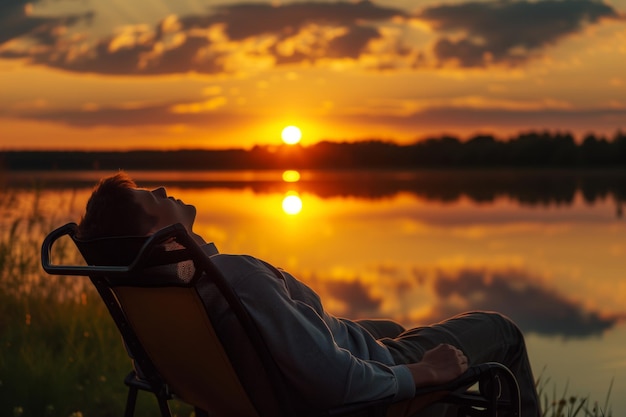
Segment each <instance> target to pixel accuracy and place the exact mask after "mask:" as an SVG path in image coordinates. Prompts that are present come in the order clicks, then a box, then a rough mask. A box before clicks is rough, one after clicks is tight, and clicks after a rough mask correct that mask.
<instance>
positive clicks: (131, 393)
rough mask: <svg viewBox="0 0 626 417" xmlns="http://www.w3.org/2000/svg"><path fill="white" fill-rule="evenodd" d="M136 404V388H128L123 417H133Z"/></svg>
mask: <svg viewBox="0 0 626 417" xmlns="http://www.w3.org/2000/svg"><path fill="white" fill-rule="evenodd" d="M136 402H137V388H136V387H128V396H127V397H126V409H125V410H124V417H133V416H134V414H135V404H136Z"/></svg>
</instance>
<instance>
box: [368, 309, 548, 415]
mask: <svg viewBox="0 0 626 417" xmlns="http://www.w3.org/2000/svg"><path fill="white" fill-rule="evenodd" d="M358 323H359V324H360V325H361V326H362V327H364V328H365V329H366V330H368V331H369V332H370V333H371V334H372V335H373V336H374V337H376V338H377V339H379V340H380V341H381V342H382V343H384V344H385V345H386V346H387V347H388V348H389V351H390V352H391V355H392V356H393V358H394V361H395V363H396V364H401V363H407V364H408V363H415V362H419V361H420V360H421V359H422V356H423V355H424V352H426V351H427V350H429V349H432V348H434V347H436V346H438V345H439V344H441V343H447V344H450V345H452V346H455V347H457V348H459V349H461V351H463V353H464V354H465V356H467V358H468V361H469V365H470V366H471V365H476V364H479V363H483V362H500V363H502V364H503V365H505V366H507V367H508V368H509V369H510V370H511V372H513V374H514V375H515V377H516V378H517V382H518V384H519V387H520V394H521V401H522V416H523V417H537V416H540V415H541V413H540V408H539V399H538V396H537V390H536V388H535V379H534V377H533V374H532V371H531V368H530V363H529V361H528V354H527V353H526V344H525V342H524V336H523V335H522V332H521V331H520V330H519V328H518V327H517V326H516V325H515V324H514V323H513V322H512V321H511V320H509V319H508V318H507V317H505V316H503V315H501V314H498V313H492V312H471V313H465V314H461V315H458V316H454V317H452V318H450V319H448V320H445V321H442V322H440V323H437V324H434V325H430V326H424V327H417V328H414V329H409V330H404V328H403V327H402V326H400V325H399V324H397V323H394V322H392V321H388V320H360V321H358Z"/></svg>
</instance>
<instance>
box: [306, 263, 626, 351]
mask: <svg viewBox="0 0 626 417" xmlns="http://www.w3.org/2000/svg"><path fill="white" fill-rule="evenodd" d="M377 269H378V272H379V273H381V274H387V275H388V276H387V277H383V276H382V275H379V277H378V278H372V277H368V279H362V278H359V277H357V278H355V277H354V276H352V277H346V276H343V277H333V278H319V277H318V278H315V277H314V278H313V279H311V280H310V282H309V283H310V284H311V285H312V286H313V287H314V288H315V289H316V290H317V291H318V292H320V294H321V295H322V299H323V300H329V305H330V306H331V309H334V310H335V312H336V313H338V314H340V315H343V316H345V317H349V318H364V317H385V316H388V315H389V311H388V309H386V308H385V306H388V305H399V306H406V305H407V303H411V300H415V301H414V303H413V305H412V306H411V307H410V308H406V307H402V308H401V309H399V310H396V314H395V315H394V316H393V317H394V318H395V319H396V320H398V321H400V322H402V323H404V324H405V325H408V326H415V325H426V324H432V323H436V322H439V321H441V320H444V319H446V318H449V317H451V316H453V315H456V314H459V313H463V312H466V311H470V310H489V311H498V312H500V313H502V314H505V315H506V316H509V317H510V318H511V319H513V320H514V321H515V322H516V323H517V324H518V325H519V326H520V328H521V329H522V331H524V332H525V333H535V334H538V335H543V336H558V337H562V338H565V339H568V338H587V337H592V336H601V335H602V334H604V333H605V332H606V331H608V330H610V329H612V328H613V327H614V326H616V325H617V324H618V323H620V322H622V321H623V319H624V318H626V316H625V315H624V313H620V314H614V313H605V312H600V311H592V310H590V309H587V308H585V307H584V306H583V305H582V303H580V302H578V301H576V300H572V299H569V298H567V297H566V296H564V295H562V294H559V293H558V292H557V291H556V290H554V289H551V288H548V287H546V286H543V285H542V284H541V281H542V280H540V279H538V278H537V277H536V276H533V275H532V274H530V273H529V272H527V271H525V270H523V269H516V268H503V269H500V268H497V267H496V268H489V267H482V268H478V267H460V268H457V269H453V270H450V269H447V270H445V271H444V270H442V269H438V268H433V269H425V268H414V269H413V270H412V271H407V272H406V273H404V272H402V271H399V270H396V269H394V270H391V271H385V270H386V269H387V268H385V267H382V268H377ZM411 281H412V282H411ZM381 283H383V284H381ZM381 289H382V293H381ZM415 293H421V295H422V296H421V297H415V296H414V294H415Z"/></svg>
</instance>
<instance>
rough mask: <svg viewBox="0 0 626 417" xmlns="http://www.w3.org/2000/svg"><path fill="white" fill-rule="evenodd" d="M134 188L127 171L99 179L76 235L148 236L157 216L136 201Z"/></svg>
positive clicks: (89, 236) (96, 236) (95, 236)
mask: <svg viewBox="0 0 626 417" xmlns="http://www.w3.org/2000/svg"><path fill="white" fill-rule="evenodd" d="M135 188H137V185H136V184H135V182H134V181H133V180H132V179H131V178H130V177H129V176H128V174H126V173H125V172H119V173H117V174H116V175H113V176H111V177H108V178H104V179H102V180H100V182H99V183H98V184H97V185H96V187H95V188H94V190H93V192H92V193H91V197H89V201H87V208H86V210H85V215H84V216H83V217H82V218H81V220H80V224H79V225H78V233H77V237H79V238H81V239H93V238H98V237H112V236H143V235H146V234H147V233H148V231H149V230H150V228H151V226H152V225H154V224H155V222H156V220H157V219H156V218H155V217H154V216H150V215H148V213H146V211H145V210H144V209H143V207H141V205H140V204H139V203H137V202H136V201H135V196H134V193H133V190H134V189H135Z"/></svg>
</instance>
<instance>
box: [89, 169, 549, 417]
mask: <svg viewBox="0 0 626 417" xmlns="http://www.w3.org/2000/svg"><path fill="white" fill-rule="evenodd" d="M195 217H196V208H195V207H194V206H192V205H189V204H185V203H184V202H182V201H181V200H177V199H175V198H174V197H172V196H168V195H167V193H166V190H165V188H162V187H161V188H156V189H154V190H151V191H150V190H146V189H142V188H137V186H136V184H135V183H134V181H133V180H132V179H131V178H130V177H129V176H128V175H126V174H125V173H123V172H121V173H118V174H117V175H114V176H112V177H109V178H105V179H103V180H101V181H100V183H99V184H98V185H97V186H96V188H95V189H94V191H93V193H92V195H91V197H90V199H89V201H88V203H87V207H86V211H85V214H84V216H83V218H82V219H81V221H80V224H79V232H78V235H79V237H80V238H82V239H91V238H97V237H108V236H127V235H149V234H151V233H154V232H155V231H157V230H159V229H161V228H163V227H166V226H169V225H171V224H175V223H181V224H182V225H183V226H184V227H185V228H186V229H187V231H188V233H189V234H190V235H191V236H192V237H193V238H194V240H195V241H196V242H197V243H198V244H199V245H201V246H202V248H203V250H204V252H205V253H206V254H207V256H210V257H211V260H212V261H213V263H214V264H215V265H216V266H217V268H218V269H219V270H220V271H221V272H222V274H223V275H224V277H225V278H226V280H227V281H228V282H229V284H230V285H231V286H232V288H233V290H234V291H235V293H236V294H237V295H238V297H239V298H240V299H241V300H242V302H243V304H244V307H245V308H246V309H247V310H248V312H249V314H250V315H251V317H252V318H253V320H254V321H255V324H256V325H257V326H258V328H259V330H260V332H261V334H262V335H263V337H264V339H265V341H266V343H267V345H268V347H269V349H270V351H271V352H272V354H273V355H274V356H275V359H276V361H277V363H278V366H279V367H280V369H281V371H283V373H284V374H285V376H286V378H287V379H288V382H289V383H290V384H292V385H293V386H294V387H295V388H296V389H297V390H298V391H299V392H301V393H304V395H305V396H306V397H307V399H308V400H310V401H311V402H312V403H313V404H317V405H320V406H327V407H333V406H337V405H341V404H347V403H352V402H358V401H368V400H374V399H380V398H385V397H390V396H391V397H393V399H394V401H400V400H404V399H408V398H411V397H413V396H414V393H415V389H416V388H419V387H423V386H429V385H433V384H439V383H444V382H448V381H451V380H453V379H454V378H456V377H457V376H459V375H461V374H462V373H463V372H464V371H465V370H466V369H467V368H468V366H471V365H473V364H478V363H483V362H489V361H495V362H500V363H502V364H504V365H506V366H507V367H509V369H511V371H512V372H513V373H514V374H515V376H516V377H517V379H518V383H519V385H520V391H521V398H522V415H523V416H524V417H537V416H539V415H540V411H539V402H538V398H537V392H536V389H535V383H534V378H533V375H532V372H531V368H530V364H529V361H528V356H527V352H526V347H525V343H524V338H523V335H522V333H521V331H520V330H519V329H518V328H517V326H516V325H515V324H513V323H512V322H511V321H510V320H509V319H507V318H506V317H504V316H502V315H500V314H497V313H493V312H471V313H466V314H463V315H459V316H455V317H452V318H450V319H448V320H446V321H443V322H441V323H437V324H433V325H431V326H425V327H418V328H413V329H409V330H405V329H404V328H403V327H402V326H401V325H399V324H397V323H394V322H393V321H389V320H381V321H371V320H363V321H354V320H347V319H344V318H338V317H334V316H333V315H331V314H329V313H328V312H327V311H326V310H324V307H323V305H322V302H321V300H320V298H319V297H318V295H317V294H316V293H315V292H314V291H313V290H312V289H311V288H309V287H307V286H306V285H305V284H303V283H302V282H300V281H298V280H297V279H296V278H294V277H293V276H292V275H291V274H289V273H288V272H286V271H284V270H280V269H277V268H274V267H273V266H271V265H269V264H267V263H265V262H263V261H261V260H259V259H256V258H253V257H251V256H246V255H223V254H219V253H218V252H217V249H216V248H215V245H214V244H212V243H208V244H207V243H206V242H205V240H204V239H203V238H202V237H201V236H199V235H198V234H196V233H194V231H193V225H194V220H195Z"/></svg>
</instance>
